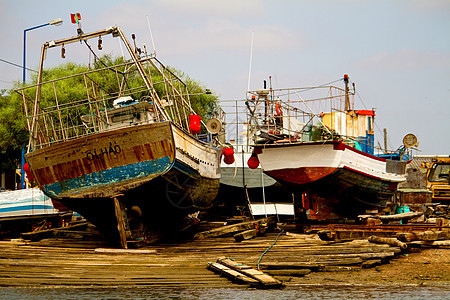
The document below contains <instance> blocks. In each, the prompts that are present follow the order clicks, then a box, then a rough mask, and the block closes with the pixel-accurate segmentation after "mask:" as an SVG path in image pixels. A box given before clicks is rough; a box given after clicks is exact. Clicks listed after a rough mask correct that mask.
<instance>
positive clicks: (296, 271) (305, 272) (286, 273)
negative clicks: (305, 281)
mask: <svg viewBox="0 0 450 300" xmlns="http://www.w3.org/2000/svg"><path fill="white" fill-rule="evenodd" d="M267 273H268V274H269V275H271V276H290V277H303V276H305V275H308V274H309V273H311V270H310V269H291V270H289V269H283V270H268V271H267Z"/></svg>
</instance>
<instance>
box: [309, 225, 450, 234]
mask: <svg viewBox="0 0 450 300" xmlns="http://www.w3.org/2000/svg"><path fill="white" fill-rule="evenodd" d="M309 228H310V230H330V231H373V232H410V231H426V230H430V229H435V230H441V229H448V228H450V226H438V225H436V224H435V223H415V224H401V225H390V224H387V225H384V224H383V225H353V224H352V225H350V224H328V225H311V226H310V227H309Z"/></svg>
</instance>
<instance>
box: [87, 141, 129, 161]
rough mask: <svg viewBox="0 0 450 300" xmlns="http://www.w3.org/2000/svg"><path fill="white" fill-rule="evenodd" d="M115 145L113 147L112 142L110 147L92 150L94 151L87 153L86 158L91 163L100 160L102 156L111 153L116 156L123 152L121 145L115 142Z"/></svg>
mask: <svg viewBox="0 0 450 300" xmlns="http://www.w3.org/2000/svg"><path fill="white" fill-rule="evenodd" d="M114 144H115V145H113V144H112V143H111V142H109V147H104V148H100V149H95V148H94V149H92V151H87V152H86V158H87V160H89V161H93V160H94V159H98V158H100V156H101V155H110V154H111V153H114V154H115V155H117V154H119V153H120V152H122V149H121V148H120V146H119V145H117V144H116V142H114Z"/></svg>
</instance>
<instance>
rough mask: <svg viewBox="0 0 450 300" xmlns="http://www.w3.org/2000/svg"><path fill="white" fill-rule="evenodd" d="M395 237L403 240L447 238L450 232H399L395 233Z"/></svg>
mask: <svg viewBox="0 0 450 300" xmlns="http://www.w3.org/2000/svg"><path fill="white" fill-rule="evenodd" d="M397 238H398V239H399V240H401V241H404V242H412V241H438V240H449V239H450V232H449V231H441V230H439V231H433V230H427V231H424V232H401V233H398V234H397Z"/></svg>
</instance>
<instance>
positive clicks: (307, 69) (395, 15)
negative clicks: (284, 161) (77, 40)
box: [0, 0, 450, 155]
mask: <svg viewBox="0 0 450 300" xmlns="http://www.w3.org/2000/svg"><path fill="white" fill-rule="evenodd" d="M75 12H79V13H81V15H82V25H83V29H84V31H85V32H90V31H95V30H99V29H103V28H106V27H108V26H111V25H118V26H120V27H122V29H123V30H124V32H125V34H127V35H128V36H130V35H131V33H135V34H136V36H137V40H138V42H139V43H143V42H144V43H146V44H147V47H149V48H151V47H152V46H151V39H150V34H149V30H148V26H147V18H146V16H148V17H149V19H150V23H151V27H152V32H153V37H154V42H155V47H156V51H157V56H158V57H159V59H161V60H162V61H163V62H164V63H166V64H167V65H171V66H174V67H176V68H177V69H180V70H182V71H184V72H186V73H187V74H189V75H190V76H191V77H192V78H194V79H196V80H198V81H200V82H202V83H203V84H205V85H207V86H208V87H209V88H211V89H212V90H214V91H215V92H216V93H217V94H218V95H219V96H220V98H221V99H243V98H244V97H245V92H246V90H247V81H248V68H249V56H250V41H251V35H252V32H254V48H253V49H254V50H253V61H252V77H251V78H252V80H251V86H250V87H251V89H257V88H260V87H261V82H262V80H263V79H266V78H267V77H268V76H269V75H271V76H272V77H273V78H274V80H275V81H276V82H275V83H276V85H277V87H293V86H297V87H298V86H311V85H318V84H322V83H326V82H330V81H333V80H336V79H339V78H341V77H342V76H343V74H345V73H347V74H349V76H350V78H351V80H352V81H353V82H355V83H356V87H357V91H358V93H359V95H360V96H361V98H362V99H363V101H364V104H365V105H366V106H367V107H368V108H372V107H375V108H376V111H377V118H376V123H377V124H378V127H379V128H380V129H381V130H382V128H387V130H388V134H389V142H390V145H391V146H392V147H393V148H397V147H398V146H399V145H400V144H401V142H402V138H403V136H404V135H405V134H407V133H414V134H416V135H417V136H418V138H419V141H420V145H419V148H420V149H421V150H422V151H423V152H419V153H417V154H447V155H448V154H450V133H449V128H450V1H448V0H397V1H395V0H390V1H388V0H376V1H375V0H372V1H364V0H315V1H307V0H227V1H215V0H190V1H180V0H178V1H177V0H147V1H119V0H108V1H104V0H100V1H98V0H96V1H51V0H47V1H45V0H44V1H29V0H27V1H20V0H19V1H17V0H14V1H6V0H0V44H1V50H0V58H1V59H4V60H8V61H11V62H13V63H16V64H19V65H21V64H22V55H23V30H24V29H26V28H30V27H34V26H37V25H40V24H44V23H47V22H48V21H50V20H52V19H55V18H63V19H64V24H63V25H62V26H59V27H55V26H46V27H43V28H40V29H36V30H33V31H29V32H28V33H27V67H29V68H34V69H35V68H36V66H37V65H38V60H39V49H40V46H41V44H42V43H43V42H46V41H49V40H53V39H59V38H63V37H67V36H72V35H75V29H76V26H75V25H73V24H71V23H70V13H75ZM106 46H109V45H108V44H106V45H105V51H110V50H108V47H106ZM114 46H117V45H114ZM112 48H114V47H112V45H111V49H112ZM83 51H84V52H80V53H78V54H77V57H78V58H81V59H82V60H84V61H85V62H87V61H88V53H87V52H86V51H85V50H83ZM111 51H112V50H111ZM114 51H118V49H117V47H116V49H115V50H114ZM115 53H117V52H115ZM71 55H74V53H67V57H68V58H67V59H70V57H71ZM61 62H64V61H62V60H61V59H59V60H54V61H49V63H50V64H58V63H61ZM21 78H22V70H21V69H20V68H17V67H14V66H11V65H8V64H5V63H3V62H0V89H3V88H9V87H11V86H12V85H11V84H10V82H11V81H16V80H21ZM356 104H357V105H358V106H359V107H360V108H364V107H362V105H361V104H359V103H358V102H357V103H356ZM376 138H377V139H381V135H380V132H378V131H377V132H376Z"/></svg>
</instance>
